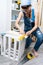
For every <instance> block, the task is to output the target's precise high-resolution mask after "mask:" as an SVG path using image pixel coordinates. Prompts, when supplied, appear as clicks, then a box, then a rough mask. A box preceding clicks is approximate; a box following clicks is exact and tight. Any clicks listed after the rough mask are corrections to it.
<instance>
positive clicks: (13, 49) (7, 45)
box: [1, 31, 26, 61]
mask: <svg viewBox="0 0 43 65" xmlns="http://www.w3.org/2000/svg"><path fill="white" fill-rule="evenodd" d="M12 39H13V42H12ZM25 41H26V38H25V37H23V36H22V35H21V34H19V33H18V32H14V31H13V32H12V31H10V32H8V33H7V34H5V35H4V37H3V44H2V45H3V46H1V47H3V48H1V50H4V51H1V55H3V56H6V57H8V58H10V59H12V60H16V61H18V60H20V58H21V56H22V55H23V53H24V49H25Z"/></svg>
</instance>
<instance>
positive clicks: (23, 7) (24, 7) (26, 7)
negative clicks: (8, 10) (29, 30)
mask: <svg viewBox="0 0 43 65" xmlns="http://www.w3.org/2000/svg"><path fill="white" fill-rule="evenodd" d="M30 6H31V5H27V6H21V8H22V9H28V7H30ZM29 18H31V11H30V13H29Z"/></svg>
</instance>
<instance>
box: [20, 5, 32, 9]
mask: <svg viewBox="0 0 43 65" xmlns="http://www.w3.org/2000/svg"><path fill="white" fill-rule="evenodd" d="M30 6H31V5H26V6H21V8H22V9H27V8H28V7H30Z"/></svg>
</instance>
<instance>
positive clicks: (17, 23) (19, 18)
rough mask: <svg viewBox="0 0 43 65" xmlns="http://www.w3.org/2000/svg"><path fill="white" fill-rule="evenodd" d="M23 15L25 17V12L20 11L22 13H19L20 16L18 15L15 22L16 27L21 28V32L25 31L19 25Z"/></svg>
mask: <svg viewBox="0 0 43 65" xmlns="http://www.w3.org/2000/svg"><path fill="white" fill-rule="evenodd" d="M22 17H23V13H22V12H20V13H19V16H18V18H17V20H16V23H15V26H16V28H18V29H19V31H20V33H24V31H23V30H22V29H21V28H20V26H19V22H20V20H21V18H22Z"/></svg>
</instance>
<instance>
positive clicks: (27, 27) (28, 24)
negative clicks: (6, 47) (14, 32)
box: [23, 12, 43, 51]
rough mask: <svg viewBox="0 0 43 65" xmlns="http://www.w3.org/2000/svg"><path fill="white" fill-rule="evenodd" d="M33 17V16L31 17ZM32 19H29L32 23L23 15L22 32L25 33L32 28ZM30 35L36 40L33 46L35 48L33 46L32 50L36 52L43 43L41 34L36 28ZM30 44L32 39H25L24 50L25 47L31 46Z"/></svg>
mask: <svg viewBox="0 0 43 65" xmlns="http://www.w3.org/2000/svg"><path fill="white" fill-rule="evenodd" d="M23 13H24V12H23ZM33 17H34V16H33ZM34 18H35V17H34ZM34 18H31V19H32V21H31V19H30V18H28V17H27V16H26V14H25V13H24V31H25V32H27V31H29V30H31V29H32V28H33V27H34V20H35V19H34ZM32 34H33V35H34V36H36V38H37V41H36V44H35V46H34V49H35V50H36V51H38V49H39V47H40V45H41V44H42V42H43V34H42V32H41V31H40V29H39V28H37V29H36V30H35V31H34V32H33V33H32ZM31 42H32V39H31V38H30V37H28V38H27V39H26V46H25V48H27V47H28V46H29V45H30V44H31Z"/></svg>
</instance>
